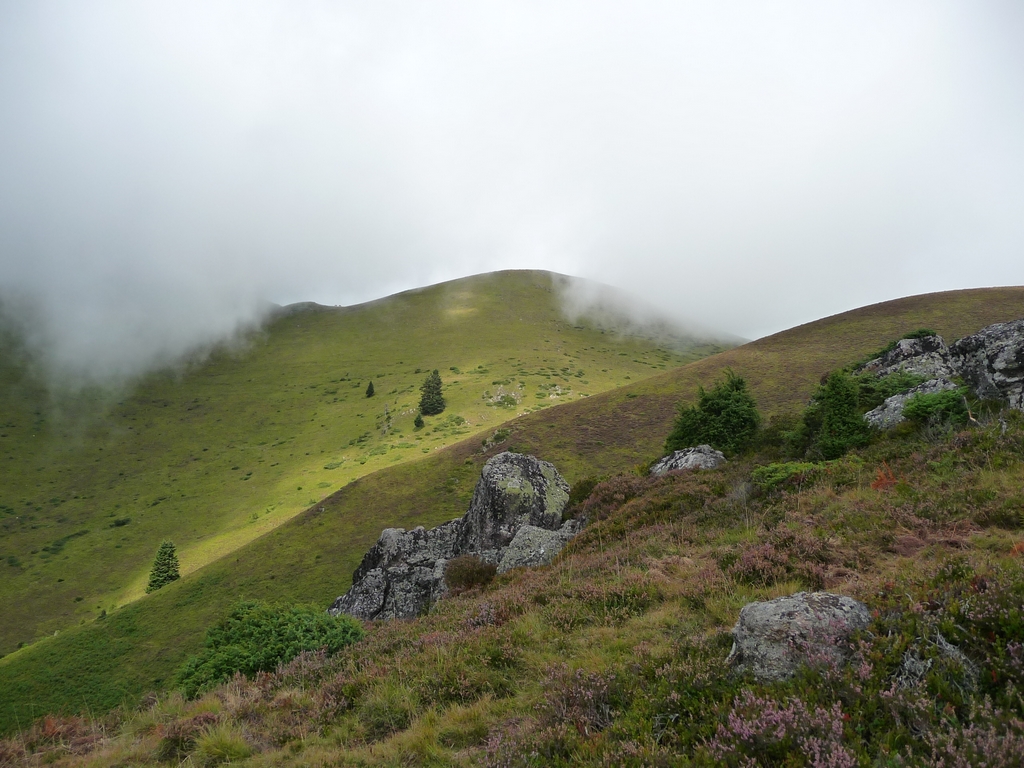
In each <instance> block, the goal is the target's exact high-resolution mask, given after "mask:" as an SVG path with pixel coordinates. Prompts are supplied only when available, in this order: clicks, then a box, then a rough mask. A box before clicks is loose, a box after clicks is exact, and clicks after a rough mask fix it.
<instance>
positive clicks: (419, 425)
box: [412, 413, 423, 429]
mask: <svg viewBox="0 0 1024 768" xmlns="http://www.w3.org/2000/svg"><path fill="white" fill-rule="evenodd" d="M412 425H413V426H414V427H415V428H416V429H423V414H422V413H417V414H416V418H415V419H413V420H412Z"/></svg>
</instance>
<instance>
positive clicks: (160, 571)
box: [146, 541, 181, 592]
mask: <svg viewBox="0 0 1024 768" xmlns="http://www.w3.org/2000/svg"><path fill="white" fill-rule="evenodd" d="M180 578H181V574H180V573H179V571H178V555H177V554H176V553H175V551H174V544H173V543H172V542H170V541H165V542H163V543H162V544H161V545H160V548H159V549H158V550H157V551H156V558H155V559H154V560H153V570H151V571H150V572H149V584H147V585H146V592H156V590H158V589H160V587H163V586H166V585H167V584H170V583H171V582H172V581H177V580H178V579H180Z"/></svg>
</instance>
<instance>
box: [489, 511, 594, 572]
mask: <svg viewBox="0 0 1024 768" xmlns="http://www.w3.org/2000/svg"><path fill="white" fill-rule="evenodd" d="M582 528H583V524H582V523H581V522H580V521H579V520H566V521H565V522H564V523H563V524H562V527H561V528H559V529H558V530H557V531H549V530H547V529H545V528H537V527H536V526H533V525H524V526H523V527H522V528H520V529H519V530H518V531H517V532H516V535H515V537H514V538H513V539H512V541H511V542H510V543H509V545H508V546H507V547H506V548H505V551H504V552H503V553H502V555H501V562H500V563H498V573H505V571H510V570H512V569H513V568H523V567H525V566H533V565H547V564H548V563H550V562H551V561H552V560H554V559H555V555H557V554H558V553H559V552H561V551H562V549H563V547H565V545H566V544H568V543H569V540H570V539H571V538H572V537H573V536H575V535H576V534H577V533H579V532H580V530H581V529H582Z"/></svg>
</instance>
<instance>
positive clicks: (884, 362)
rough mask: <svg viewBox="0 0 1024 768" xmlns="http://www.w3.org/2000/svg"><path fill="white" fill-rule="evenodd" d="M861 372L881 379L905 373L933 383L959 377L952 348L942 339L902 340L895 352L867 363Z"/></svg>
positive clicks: (893, 350) (938, 337) (929, 337)
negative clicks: (922, 377) (951, 360)
mask: <svg viewBox="0 0 1024 768" xmlns="http://www.w3.org/2000/svg"><path fill="white" fill-rule="evenodd" d="M860 370H861V371H864V372H868V373H874V374H877V375H878V376H888V375H889V374H890V373H896V372H897V371H904V372H906V373H913V374H916V375H918V376H927V377H928V378H930V379H946V378H949V377H951V376H954V375H956V370H955V369H954V367H953V366H952V365H951V364H950V358H949V348H948V347H947V346H946V342H945V341H943V339H942V337H941V336H925V337H924V338H921V339H900V340H899V341H898V342H896V346H895V348H893V349H891V350H889V351H888V352H886V353H885V354H884V355H882V356H880V357H877V358H875V359H874V360H871V361H870V362H868V363H865V364H864V365H863V366H862V367H861V368H860Z"/></svg>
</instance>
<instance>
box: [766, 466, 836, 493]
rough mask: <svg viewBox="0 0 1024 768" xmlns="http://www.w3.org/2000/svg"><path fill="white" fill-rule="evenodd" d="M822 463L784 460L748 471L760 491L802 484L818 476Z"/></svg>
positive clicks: (822, 468)
mask: <svg viewBox="0 0 1024 768" xmlns="http://www.w3.org/2000/svg"><path fill="white" fill-rule="evenodd" d="M824 468H825V467H824V465H823V464H814V463H810V462H806V461H786V462H781V463H778V464H766V465H765V466H763V467H757V468H756V469H754V471H753V472H751V473H750V480H751V482H752V483H753V484H754V485H756V486H757V487H758V488H760V489H761V490H762V491H771V490H774V489H775V488H778V487H780V486H783V485H794V486H795V485H802V484H804V483H805V482H808V481H813V480H815V479H816V478H817V477H819V476H820V475H821V473H822V471H823V470H824Z"/></svg>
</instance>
